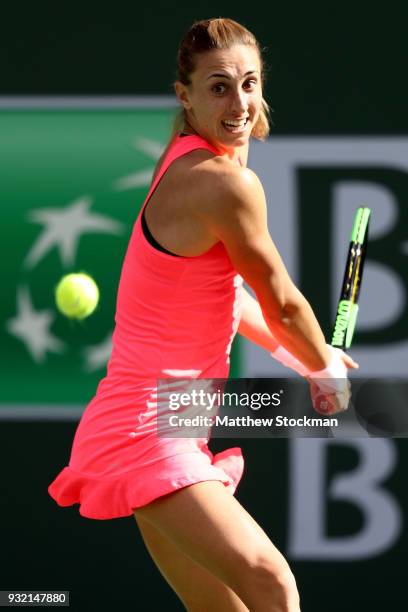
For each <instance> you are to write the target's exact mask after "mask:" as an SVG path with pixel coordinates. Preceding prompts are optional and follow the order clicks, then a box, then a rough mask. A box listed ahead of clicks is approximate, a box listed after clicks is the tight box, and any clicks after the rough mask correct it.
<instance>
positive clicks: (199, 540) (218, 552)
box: [134, 481, 290, 592]
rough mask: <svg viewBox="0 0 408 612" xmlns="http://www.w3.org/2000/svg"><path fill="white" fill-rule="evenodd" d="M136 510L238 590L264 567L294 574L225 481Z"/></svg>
mask: <svg viewBox="0 0 408 612" xmlns="http://www.w3.org/2000/svg"><path fill="white" fill-rule="evenodd" d="M134 512H135V517H136V519H137V518H138V517H139V516H141V517H142V518H143V519H144V520H146V521H147V522H149V523H151V524H152V525H153V526H154V527H156V528H157V529H158V530H159V531H160V532H161V533H162V534H163V535H164V536H165V537H167V538H168V539H170V540H171V541H172V542H173V544H174V545H175V546H176V547H177V548H179V549H180V550H181V551H182V552H183V553H184V554H185V555H187V556H188V557H190V558H191V559H193V560H194V561H195V562H196V563H198V564H199V565H201V566H202V567H204V568H205V569H206V570H207V571H209V572H210V573H212V574H214V575H215V576H216V577H217V578H218V579H220V580H221V581H222V582H225V583H226V584H227V585H228V586H230V587H231V588H232V589H233V590H235V591H236V592H239V591H238V590H237V588H236V587H239V586H240V584H241V582H242V580H243V577H245V579H250V576H249V575H248V572H249V571H250V570H251V568H256V567H259V566H260V565H261V564H262V563H263V564H265V565H267V566H268V571H269V572H271V573H273V572H275V573H276V575H281V574H282V573H285V572H290V570H289V566H288V564H287V562H286V561H285V559H284V557H283V555H282V554H281V553H280V552H279V551H278V550H277V548H276V547H275V546H274V545H273V543H272V542H271V540H270V539H269V538H268V536H267V535H266V533H265V532H264V531H263V530H262V529H261V527H260V526H259V525H258V524H257V523H256V521H255V520H254V519H253V518H252V517H251V516H250V514H249V513H248V512H247V511H246V510H245V509H244V508H243V507H242V506H241V504H240V503H239V502H238V501H237V499H235V497H234V496H233V495H231V494H230V493H229V492H228V491H226V490H225V487H224V485H223V484H222V483H221V482H219V481H205V482H200V483H196V484H193V485H190V486H188V487H184V488H182V489H180V490H178V491H176V492H174V493H171V494H169V495H165V496H163V497H160V498H158V499H156V500H155V501H153V502H151V503H150V504H147V505H146V506H143V507H141V508H137V509H135V511H134Z"/></svg>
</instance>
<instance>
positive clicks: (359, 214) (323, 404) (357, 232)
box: [312, 207, 371, 414]
mask: <svg viewBox="0 0 408 612" xmlns="http://www.w3.org/2000/svg"><path fill="white" fill-rule="evenodd" d="M370 214H371V209H370V208H366V207H360V208H358V209H357V211H356V214H355V217H354V224H353V229H352V232H351V237H350V245H349V250H348V254H347V262H346V269H345V271H344V278H343V284H342V286H341V293H340V299H339V301H338V305H337V314H336V320H335V323H334V329H333V336H332V340H331V345H332V346H334V347H336V348H340V349H342V350H343V351H347V349H349V348H350V346H351V343H352V341H353V335H354V330H355V328H356V322H357V315H358V299H359V297H360V289H361V281H362V279H363V269H364V259H365V256H366V252H367V242H368V225H369V220H370ZM349 399H350V391H349V397H348V399H347V403H348V401H349ZM312 401H313V405H314V407H315V409H316V410H317V412H319V413H321V414H330V413H331V412H333V410H336V409H338V407H339V406H341V405H343V403H344V397H341V398H337V397H336V396H335V395H325V394H323V393H321V392H320V391H319V390H318V387H314V389H313V390H312Z"/></svg>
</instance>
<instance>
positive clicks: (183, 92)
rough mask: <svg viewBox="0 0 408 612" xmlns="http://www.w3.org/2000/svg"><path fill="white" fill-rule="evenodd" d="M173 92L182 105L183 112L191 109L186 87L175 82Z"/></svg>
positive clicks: (179, 82)
mask: <svg viewBox="0 0 408 612" xmlns="http://www.w3.org/2000/svg"><path fill="white" fill-rule="evenodd" d="M174 90H175V92H176V96H177V99H178V101H179V102H180V104H182V106H183V108H184V109H185V110H190V109H191V102H190V96H189V92H188V89H187V86H186V85H184V83H182V82H181V81H175V83H174Z"/></svg>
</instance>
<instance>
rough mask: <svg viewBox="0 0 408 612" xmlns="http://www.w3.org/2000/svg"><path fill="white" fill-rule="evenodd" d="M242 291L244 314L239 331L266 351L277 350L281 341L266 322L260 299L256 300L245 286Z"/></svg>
mask: <svg viewBox="0 0 408 612" xmlns="http://www.w3.org/2000/svg"><path fill="white" fill-rule="evenodd" d="M241 291H242V316H241V320H240V323H239V327H238V333H239V334H240V335H241V336H243V337H244V338H246V339H247V340H250V341H251V342H254V344H257V345H258V346H260V347H261V348H263V349H265V350H266V351H269V352H273V351H275V350H276V349H277V348H278V346H279V342H278V341H277V340H276V338H275V336H274V335H273V334H272V332H271V330H270V329H269V327H268V326H267V324H266V323H265V319H264V318H263V314H262V309H261V307H260V305H259V302H258V300H256V299H255V298H254V297H253V296H252V295H251V294H250V293H249V292H248V291H247V290H246V289H245V288H244V287H242V289H241Z"/></svg>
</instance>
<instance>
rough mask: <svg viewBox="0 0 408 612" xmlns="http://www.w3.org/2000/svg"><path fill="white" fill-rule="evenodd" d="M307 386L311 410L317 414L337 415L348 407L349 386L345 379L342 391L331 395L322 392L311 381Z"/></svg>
mask: <svg viewBox="0 0 408 612" xmlns="http://www.w3.org/2000/svg"><path fill="white" fill-rule="evenodd" d="M309 384H310V395H311V398H312V404H313V408H314V409H315V410H316V412H318V413H319V414H323V415H332V414H337V413H338V412H344V411H345V410H347V408H348V407H349V403H350V398H351V385H350V381H349V380H348V379H347V378H346V379H344V387H343V389H342V390H338V391H336V392H333V393H328V392H327V391H323V390H322V389H321V388H320V387H319V385H318V384H317V383H316V382H315V381H313V380H311V379H309Z"/></svg>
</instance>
